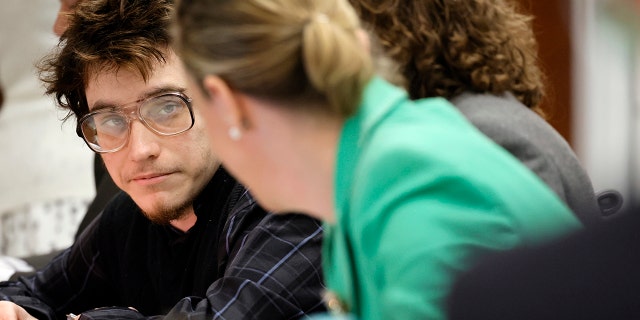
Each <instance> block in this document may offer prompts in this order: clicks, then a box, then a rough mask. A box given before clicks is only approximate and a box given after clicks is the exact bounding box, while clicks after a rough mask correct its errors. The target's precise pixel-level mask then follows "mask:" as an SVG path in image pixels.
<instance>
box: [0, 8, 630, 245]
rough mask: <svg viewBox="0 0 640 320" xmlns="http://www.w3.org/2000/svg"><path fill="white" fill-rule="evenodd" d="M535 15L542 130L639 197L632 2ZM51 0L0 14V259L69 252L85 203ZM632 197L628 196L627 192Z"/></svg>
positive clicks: (87, 182)
mask: <svg viewBox="0 0 640 320" xmlns="http://www.w3.org/2000/svg"><path fill="white" fill-rule="evenodd" d="M514 1H519V2H520V3H521V5H522V6H523V8H524V9H525V10H528V11H530V12H531V13H533V14H534V15H535V20H534V29H535V32H536V37H537V39H538V42H539V44H540V57H541V60H542V61H541V63H542V66H543V69H544V71H545V72H546V74H547V76H548V83H547V92H548V95H547V99H546V101H545V102H544V105H543V107H544V108H545V110H546V112H547V114H548V116H549V119H548V120H549V122H550V123H551V124H552V125H553V126H554V127H555V128H556V129H557V130H558V131H559V132H560V133H561V134H562V135H563V136H564V137H565V138H566V139H567V140H568V141H569V142H570V144H571V145H572V147H573V148H574V150H575V151H576V153H577V155H578V157H579V159H580V160H581V162H582V163H583V165H584V166H585V168H586V169H587V171H588V172H589V174H590V176H591V179H592V182H593V185H594V188H595V189H596V191H600V190H605V189H615V190H618V191H619V192H621V193H622V194H623V196H624V197H625V200H626V203H629V202H630V200H632V199H634V198H637V196H636V195H635V194H634V190H636V191H638V190H640V168H639V165H640V147H639V143H640V132H639V131H640V129H638V123H639V121H640V118H639V117H640V116H639V111H640V94H639V90H637V89H638V88H639V86H640V66H639V65H640V63H639V62H640V45H639V43H640V41H639V40H640V39H639V37H640V36H639V35H640V32H638V31H639V30H640V26H639V24H640V0H514ZM59 4H60V3H59V0H28V1H25V0H3V4H2V6H1V8H2V9H1V11H0V83H1V84H2V87H3V88H4V98H5V101H4V106H3V107H2V109H0V254H8V255H14V256H26V255H31V254H40V253H46V252H48V251H51V250H55V249H59V248H62V247H66V246H68V245H69V244H70V243H71V241H72V239H73V234H74V232H75V230H76V228H77V225H78V223H79V221H80V220H81V219H82V216H83V215H84V212H85V209H86V205H87V204H88V202H89V201H90V199H91V198H92V197H93V195H94V186H93V178H92V156H93V155H92V153H91V152H90V151H89V149H88V148H86V146H85V145H84V143H83V141H82V139H80V138H78V137H77V136H76V135H75V132H74V130H75V121H74V119H73V118H72V119H71V120H70V121H68V122H66V123H63V122H61V121H60V119H62V118H63V117H64V116H65V113H64V112H61V111H59V110H56V108H55V107H54V103H53V100H52V98H51V97H46V96H44V95H43V91H44V89H43V88H42V86H41V85H40V83H39V81H38V79H37V74H36V71H35V68H34V67H33V66H34V63H35V62H36V61H38V60H39V59H40V58H41V57H42V56H44V55H45V54H46V53H48V52H50V50H52V49H53V48H54V47H55V45H56V44H57V38H56V36H55V35H54V34H53V32H52V30H51V29H52V25H53V21H54V20H55V18H56V13H57V9H58V6H59ZM636 193H637V192H636Z"/></svg>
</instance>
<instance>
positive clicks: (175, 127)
mask: <svg viewBox="0 0 640 320" xmlns="http://www.w3.org/2000/svg"><path fill="white" fill-rule="evenodd" d="M136 103H138V106H137V108H116V107H111V108H105V109H100V110H98V111H94V112H91V113H89V114H87V115H85V116H83V117H82V118H80V120H78V126H77V127H76V133H77V134H78V136H80V137H82V138H84V141H85V142H86V143H87V145H88V146H89V148H91V150H93V151H95V152H98V153H110V152H116V151H118V150H120V149H122V148H123V147H124V146H125V145H126V144H127V140H128V138H129V133H130V132H131V121H133V120H139V121H140V122H141V123H142V124H144V126H145V127H147V128H148V129H149V130H151V131H152V132H154V133H156V134H158V135H160V136H174V135H177V134H181V133H183V132H185V131H187V130H189V129H191V127H193V124H194V121H195V120H194V118H193V110H192V107H191V99H190V98H189V97H187V96H186V95H184V94H182V93H180V92H171V93H164V94H161V95H158V96H153V97H150V98H147V99H144V100H141V101H136Z"/></svg>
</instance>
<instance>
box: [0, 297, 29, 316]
mask: <svg viewBox="0 0 640 320" xmlns="http://www.w3.org/2000/svg"><path fill="white" fill-rule="evenodd" d="M0 320H38V319H36V318H35V317H33V316H32V315H30V314H29V313H28V312H27V310H25V309H23V308H22V307H21V306H19V305H17V304H15V303H13V302H11V301H0Z"/></svg>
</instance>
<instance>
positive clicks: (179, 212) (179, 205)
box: [134, 196, 193, 225]
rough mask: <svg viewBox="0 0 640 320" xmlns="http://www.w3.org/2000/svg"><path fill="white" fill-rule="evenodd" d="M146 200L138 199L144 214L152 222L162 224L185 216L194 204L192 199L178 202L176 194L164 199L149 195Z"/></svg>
mask: <svg viewBox="0 0 640 320" xmlns="http://www.w3.org/2000/svg"><path fill="white" fill-rule="evenodd" d="M144 200H145V201H144V203H138V202H137V201H136V204H138V207H140V210H142V213H143V214H144V216H145V217H147V219H149V220H151V222H153V223H156V224H161V225H166V224H169V222H170V221H172V220H176V219H180V218H183V217H185V216H186V215H187V214H188V213H189V212H190V211H191V209H192V204H193V200H192V199H189V200H186V201H182V202H176V200H177V197H175V196H174V197H172V198H171V199H166V198H165V199H162V198H160V197H157V196H156V197H147V199H144ZM171 200H173V201H171ZM134 201H135V199H134Z"/></svg>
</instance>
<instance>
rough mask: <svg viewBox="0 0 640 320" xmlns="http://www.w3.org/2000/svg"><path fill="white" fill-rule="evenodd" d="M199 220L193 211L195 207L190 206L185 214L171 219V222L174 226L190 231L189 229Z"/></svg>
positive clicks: (183, 230)
mask: <svg viewBox="0 0 640 320" xmlns="http://www.w3.org/2000/svg"><path fill="white" fill-rule="evenodd" d="M197 220H198V217H197V216H196V214H195V212H194V211H193V208H190V209H188V211H187V214H185V215H183V216H182V217H181V218H179V219H175V220H171V222H170V223H171V225H172V226H173V227H174V228H176V229H178V230H180V231H182V232H187V231H189V229H191V227H193V226H194V225H195V224H196V221H197Z"/></svg>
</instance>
